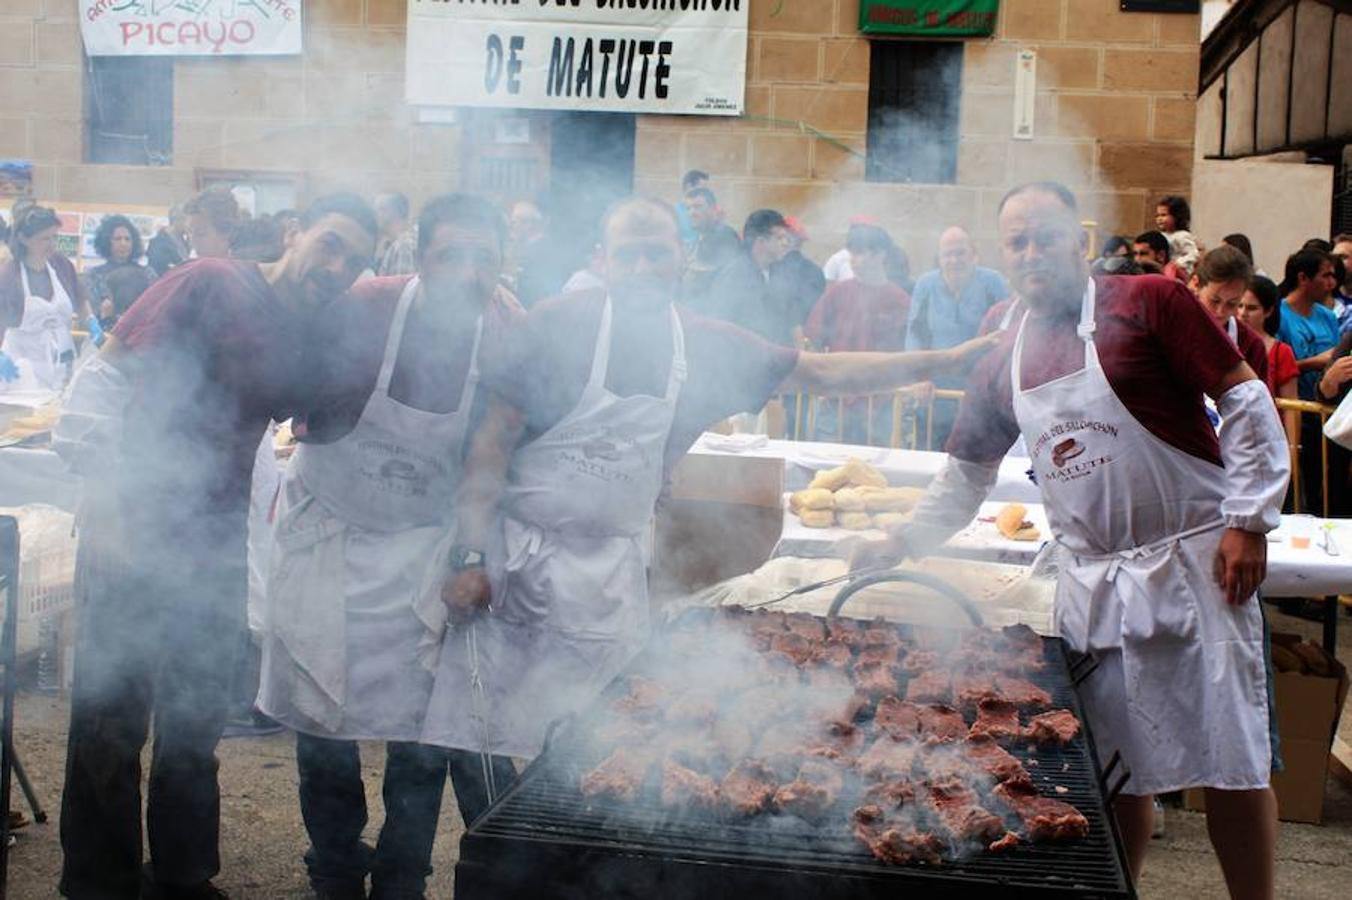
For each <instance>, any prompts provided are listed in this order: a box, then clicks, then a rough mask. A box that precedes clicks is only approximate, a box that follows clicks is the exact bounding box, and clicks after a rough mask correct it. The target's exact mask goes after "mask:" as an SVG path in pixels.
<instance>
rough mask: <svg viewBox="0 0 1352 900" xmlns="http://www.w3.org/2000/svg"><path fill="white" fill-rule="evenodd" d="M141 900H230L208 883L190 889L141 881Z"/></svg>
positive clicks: (226, 895)
mask: <svg viewBox="0 0 1352 900" xmlns="http://www.w3.org/2000/svg"><path fill="white" fill-rule="evenodd" d="M141 900H230V895H229V894H227V893H226V892H225V891H223V890H221V889H220V888H218V887H216V885H214V884H212V883H211V882H210V881H204V882H202V883H201V884H194V885H192V886H191V887H182V886H180V885H173V884H160V883H159V882H156V881H142V882H141Z"/></svg>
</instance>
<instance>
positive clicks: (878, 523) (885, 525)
mask: <svg viewBox="0 0 1352 900" xmlns="http://www.w3.org/2000/svg"><path fill="white" fill-rule="evenodd" d="M910 522H911V514H910V513H908V512H904V513H901V512H882V513H878V514H877V515H875V516H874V517H873V527H874V528H881V529H882V530H883V531H891V530H892V529H893V528H900V527H901V526H902V525H908V524H910Z"/></svg>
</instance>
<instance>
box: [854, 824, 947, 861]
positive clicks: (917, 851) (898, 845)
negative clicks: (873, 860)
mask: <svg viewBox="0 0 1352 900" xmlns="http://www.w3.org/2000/svg"><path fill="white" fill-rule="evenodd" d="M854 836H855V837H856V838H857V839H858V840H859V842H860V843H861V844H863V845H864V846H865V847H867V848H868V849H869V852H870V853H872V854H873V855H874V856H875V857H877V858H878V859H879V860H881V861H882V862H885V863H890V864H892V865H896V866H906V865H910V864H912V863H918V862H920V863H937V862H939V861H940V860H941V858H942V857H941V856H940V853H941V852H942V851H943V844H942V843H941V842H940V841H939V839H938V838H936V837H935V836H934V835H932V834H928V833H926V832H923V831H917V830H916V829H915V828H914V827H912V826H909V825H895V826H891V827H884V826H875V825H868V824H864V823H862V822H858V821H856V823H855V826H854Z"/></svg>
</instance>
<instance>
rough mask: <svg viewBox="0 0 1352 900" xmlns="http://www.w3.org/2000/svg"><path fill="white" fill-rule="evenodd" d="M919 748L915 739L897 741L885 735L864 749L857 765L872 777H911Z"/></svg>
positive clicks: (861, 770)
mask: <svg viewBox="0 0 1352 900" xmlns="http://www.w3.org/2000/svg"><path fill="white" fill-rule="evenodd" d="M919 748H920V745H919V744H916V743H915V742H913V741H896V740H893V739H892V738H890V737H888V736H887V735H883V736H882V737H880V738H878V739H877V740H876V741H874V742H873V745H872V746H871V747H869V748H868V749H867V750H865V751H864V754H863V755H862V756H860V757H859V760H858V762H856V763H855V765H856V766H857V767H858V769H859V771H860V772H862V773H864V774H865V775H867V776H868V777H870V778H909V777H910V775H911V770H912V769H913V768H914V767H915V757H916V753H917V752H918V751H919Z"/></svg>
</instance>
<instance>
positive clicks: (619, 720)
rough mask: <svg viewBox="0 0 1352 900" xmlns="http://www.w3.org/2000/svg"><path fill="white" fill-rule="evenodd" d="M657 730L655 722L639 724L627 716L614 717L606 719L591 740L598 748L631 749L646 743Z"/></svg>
mask: <svg viewBox="0 0 1352 900" xmlns="http://www.w3.org/2000/svg"><path fill="white" fill-rule="evenodd" d="M657 730H658V725H657V723H656V722H639V721H635V720H634V719H631V718H629V717H628V716H614V717H612V718H608V719H606V720H605V722H603V723H602V724H601V726H600V727H599V728H597V729H596V732H595V733H594V734H593V735H592V739H593V741H594V742H595V744H596V745H597V746H598V747H606V748H609V747H616V746H628V747H633V746H635V745H638V744H646V743H648V741H650V740H651V739H652V738H653V737H654V736H655V735H656V734H657Z"/></svg>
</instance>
